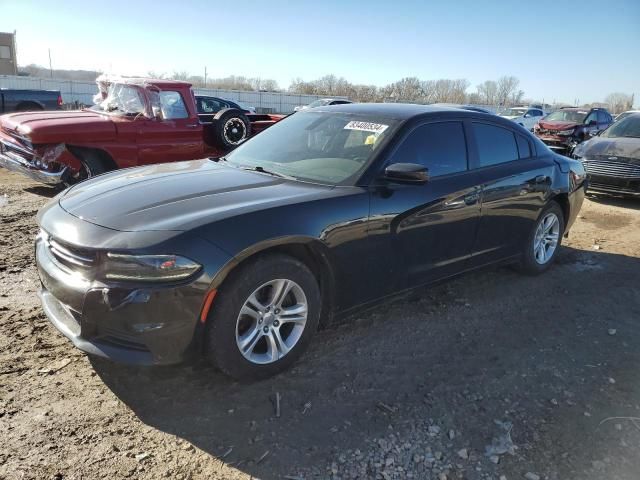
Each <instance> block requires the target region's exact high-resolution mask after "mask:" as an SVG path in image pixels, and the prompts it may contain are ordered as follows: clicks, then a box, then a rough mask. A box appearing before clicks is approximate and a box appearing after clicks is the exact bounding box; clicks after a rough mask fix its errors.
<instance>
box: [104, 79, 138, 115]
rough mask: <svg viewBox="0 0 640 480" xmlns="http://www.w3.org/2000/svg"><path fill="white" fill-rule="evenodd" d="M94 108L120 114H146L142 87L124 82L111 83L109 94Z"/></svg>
mask: <svg viewBox="0 0 640 480" xmlns="http://www.w3.org/2000/svg"><path fill="white" fill-rule="evenodd" d="M92 108H93V109H95V110H101V111H103V112H110V113H115V114H120V115H139V114H142V115H144V113H145V108H144V100H143V98H142V95H141V94H140V89H139V88H138V87H134V86H132V85H124V84H122V83H112V84H111V85H109V88H108V90H107V96H106V97H105V98H104V100H102V101H101V102H100V103H98V104H96V105H94V106H93V107H92Z"/></svg>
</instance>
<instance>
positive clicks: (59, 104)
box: [58, 95, 62, 107]
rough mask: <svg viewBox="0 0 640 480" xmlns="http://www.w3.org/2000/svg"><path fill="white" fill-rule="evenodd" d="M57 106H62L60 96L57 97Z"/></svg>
mask: <svg viewBox="0 0 640 480" xmlns="http://www.w3.org/2000/svg"><path fill="white" fill-rule="evenodd" d="M58 106H59V107H61V106H62V95H58Z"/></svg>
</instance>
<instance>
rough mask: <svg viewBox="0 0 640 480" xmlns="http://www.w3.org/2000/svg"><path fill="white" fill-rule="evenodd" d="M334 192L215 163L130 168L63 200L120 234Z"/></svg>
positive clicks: (180, 227) (190, 224) (182, 225)
mask: <svg viewBox="0 0 640 480" xmlns="http://www.w3.org/2000/svg"><path fill="white" fill-rule="evenodd" d="M332 190H333V188H332V187H327V186H320V185H313V184H308V183H303V182H296V181H291V180H285V179H282V178H279V177H273V176H270V175H267V174H262V173H256V172H252V171H247V170H240V169H238V168H235V167H231V166H227V165H224V164H218V163H215V162H213V161H211V160H193V161H187V162H175V163H165V164H158V165H151V166H147V167H137V168H128V169H125V170H119V171H116V172H113V173H110V174H107V175H101V176H98V177H96V178H94V179H92V180H88V181H86V182H82V183H80V184H78V185H76V186H74V187H72V188H70V189H69V190H67V192H66V194H65V195H63V196H62V197H61V198H60V199H59V203H60V206H61V207H62V208H63V209H64V210H66V211H67V212H68V213H70V214H71V215H74V216H76V217H78V218H81V219H83V220H85V221H87V222H90V223H93V224H95V225H99V226H102V227H107V228H110V229H113V230H119V231H128V232H135V231H150V230H155V231H167V230H173V231H185V230H190V229H192V228H196V227H198V226H201V225H204V224H208V223H212V222H214V221H216V220H221V219H223V218H227V217H230V216H234V215H238V214H242V213H247V212H251V211H255V210H259V209H266V208H270V207H275V206H279V205H283V204H287V203H293V202H296V203H297V202H302V201H305V200H313V199H317V198H321V197H323V196H326V195H329V194H330V193H331V191H332Z"/></svg>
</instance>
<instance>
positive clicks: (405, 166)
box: [384, 163, 429, 183]
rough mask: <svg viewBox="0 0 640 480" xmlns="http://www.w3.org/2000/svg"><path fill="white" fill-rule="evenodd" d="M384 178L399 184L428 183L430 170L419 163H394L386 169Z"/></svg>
mask: <svg viewBox="0 0 640 480" xmlns="http://www.w3.org/2000/svg"><path fill="white" fill-rule="evenodd" d="M384 178H386V179H387V180H389V181H391V182H398V183H426V182H427V181H428V180H429V170H428V169H427V167H425V166H424V165H420V164H418V163H393V164H391V165H389V166H388V167H387V168H386V169H385V171H384Z"/></svg>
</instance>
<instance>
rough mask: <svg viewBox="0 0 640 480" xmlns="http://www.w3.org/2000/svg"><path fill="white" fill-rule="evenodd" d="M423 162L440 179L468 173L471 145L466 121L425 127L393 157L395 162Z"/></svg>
mask: <svg viewBox="0 0 640 480" xmlns="http://www.w3.org/2000/svg"><path fill="white" fill-rule="evenodd" d="M402 162H404V163H419V164H421V165H424V166H425V167H427V168H428V169H429V176H431V177H438V176H441V175H448V174H450V173H458V172H464V171H465V170H467V144H466V141H465V136H464V128H463V126H462V122H442V123H429V124H426V125H421V126H419V127H418V128H416V129H415V130H413V131H412V132H411V133H410V134H409V136H408V137H407V138H406V139H405V140H404V142H402V144H401V145H400V147H399V148H398V149H397V150H396V151H395V153H394V154H393V159H392V161H391V163H402Z"/></svg>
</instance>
